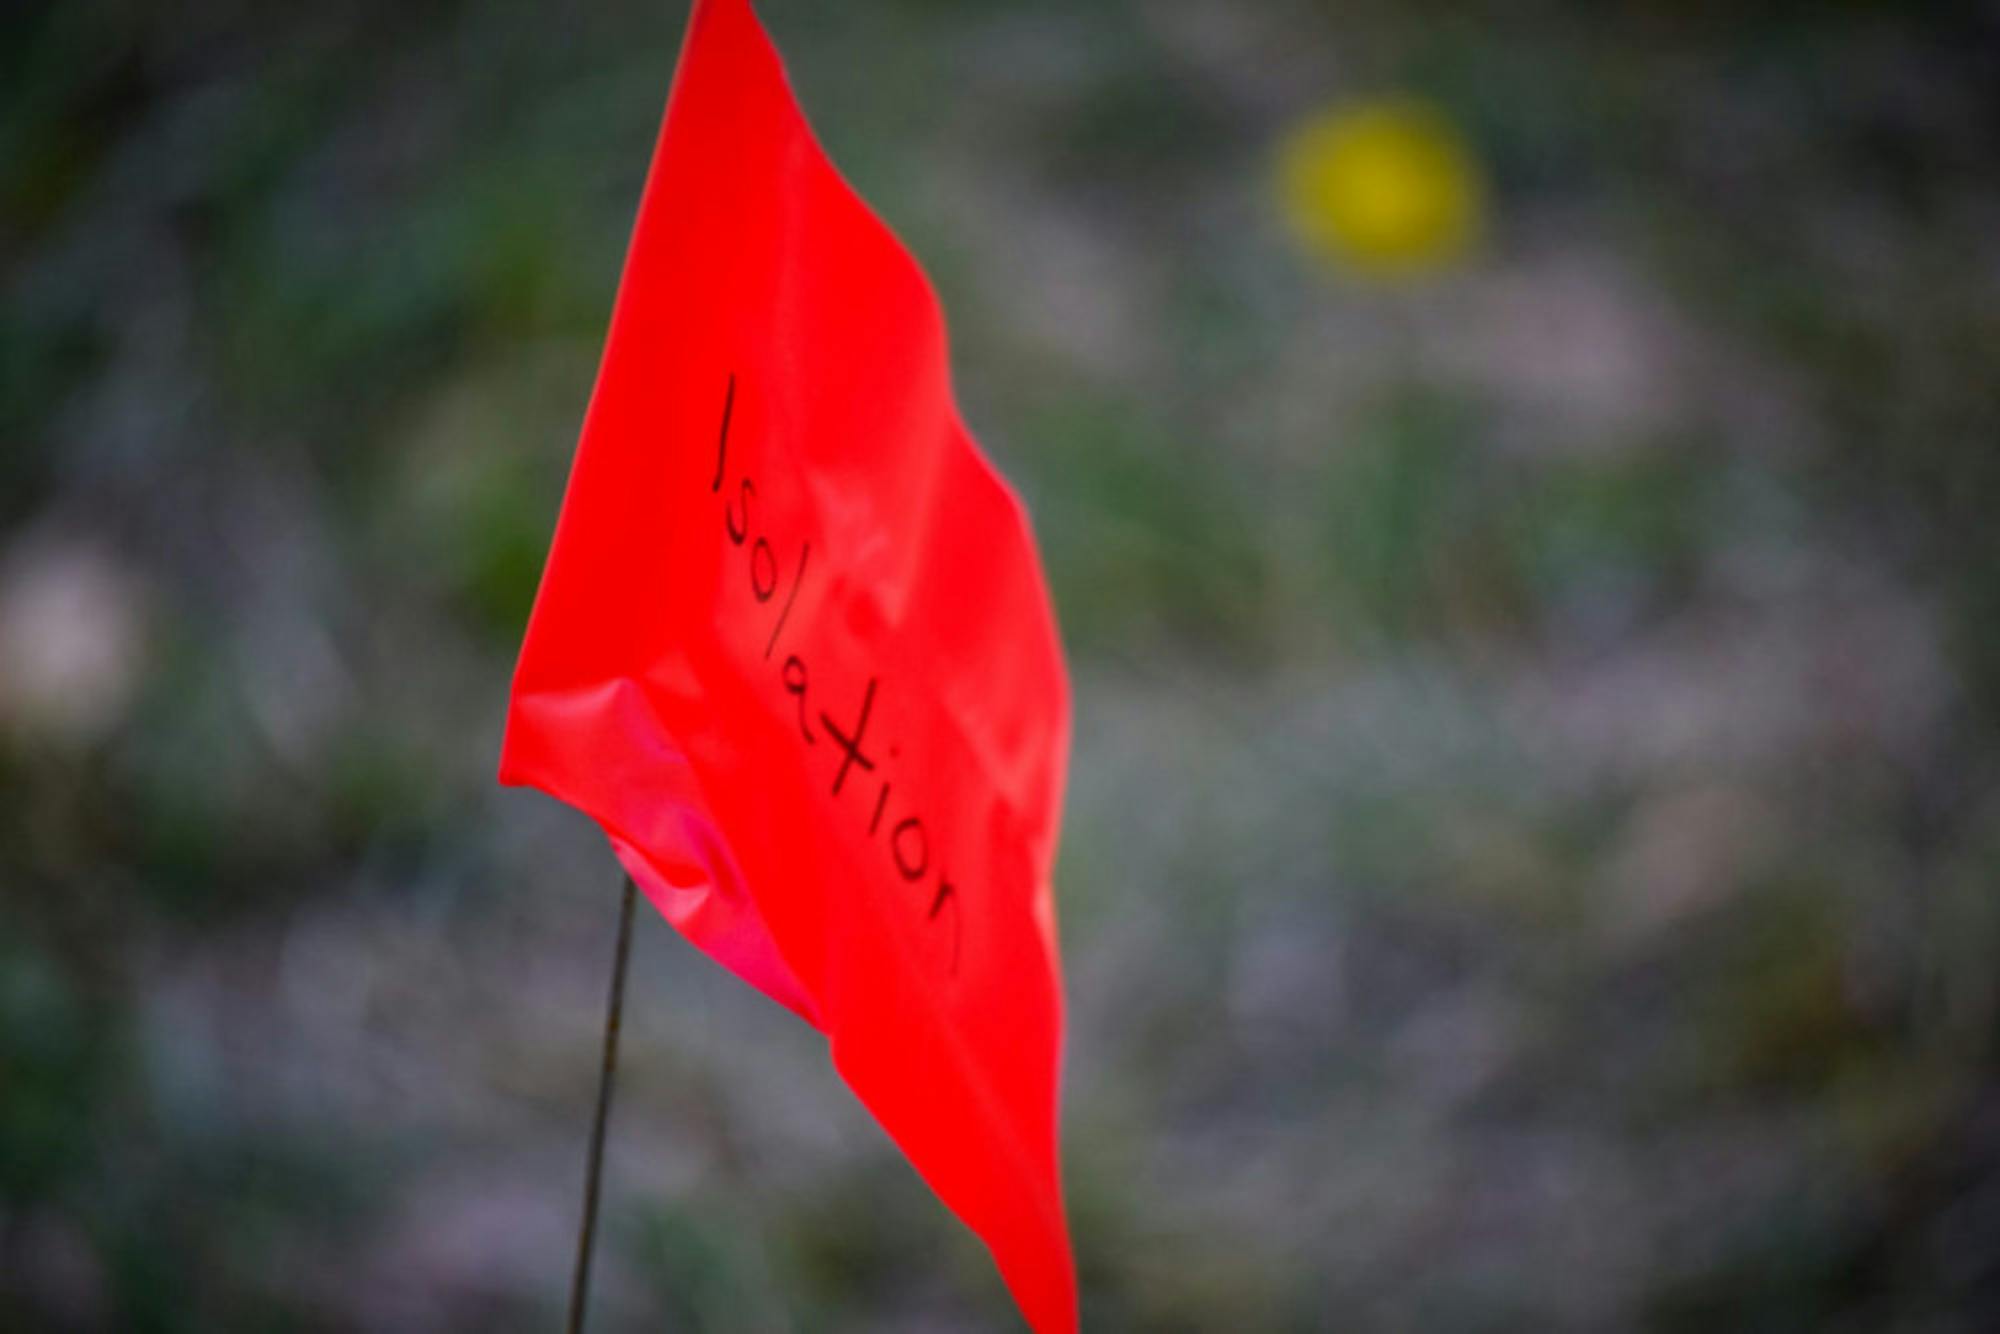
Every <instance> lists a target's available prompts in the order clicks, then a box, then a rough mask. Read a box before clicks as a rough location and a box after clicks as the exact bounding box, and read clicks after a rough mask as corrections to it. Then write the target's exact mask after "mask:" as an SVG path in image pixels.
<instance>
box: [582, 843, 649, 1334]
mask: <svg viewBox="0 0 2000 1334" xmlns="http://www.w3.org/2000/svg"><path fill="white" fill-rule="evenodd" d="M632 898H633V887H632V877H631V876H629V875H628V876H626V877H625V892H624V895H623V897H622V898H621V899H620V900H619V904H618V953H617V956H616V957H615V958H614V960H613V961H612V964H611V999H610V1002H609V1004H608V1005H607V1006H606V1008H605V1012H604V1063H603V1065H602V1066H601V1067H600V1068H599V1070H598V1073H597V1116H596V1119H594V1120H593V1121H592V1122H591V1124H590V1161H589V1164H588V1166H586V1167H585V1168H584V1177H583V1223H582V1226H581V1227H579V1228H578V1230H577V1234H576V1275H575V1277H574V1278H572V1279H571V1280H570V1287H569V1324H568V1326H567V1330H568V1334H583V1309H584V1306H585V1304H586V1303H587V1301H588V1299H589V1295H590V1253H591V1249H592V1246H593V1244H594V1243H595V1242H596V1240H597V1188H598V1183H599V1181H600V1180H601V1179H602V1177H603V1175H604V1124H605V1122H606V1121H607V1120H608V1119H609V1118H610V1115H611V1082H612V1078H613V1076H615V1075H616V1074H617V1073H618V1020H619V1016H620V1014H621V1013H622V1012H623V1011H624V1009H625V964H626V961H627V960H629V959H630V958H631V957H632Z"/></svg>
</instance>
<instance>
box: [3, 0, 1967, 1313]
mask: <svg viewBox="0 0 2000 1334" xmlns="http://www.w3.org/2000/svg"><path fill="white" fill-rule="evenodd" d="M760 8H761V9H762V11H763V12H764V14H765V17H766V19H767V21H768V23H769V24H770V26H771V27H772V29H773V31H774V34H775V35H776V37H777V39H778V42H779V44H780V46H781V47H782V49H783V50H784V51H785V53H786V55H787V56H788V58H789V60H790V62H791V64H792V68H793V71H794V75H795V78H796V81H797V83H798V86H799V88H800V91H801V94H802V96H803V99H804V101H805V104H806V107H807V110H808V112H809V113H810V114H811V116H812V117H813V119H814V121H815V122H816V124H817V126H818V128H819V130H820V132H821V134H822V137H823V139H824V141H825V143H826V144H827V146H828V148H829V150H830V151H831V153H832V155H833V156H834V158H835V159H836V160H837V161H838V162H839V163H840V165H841V166H842V168H843V169H844V170H845V171H846V173H847V174H848V175H849V177H850V179H852V180H853V181H854V182H855V184H856V185H857V186H858V188H859V189H860V190H861V191H862V193H863V194H864V195H865V196H867V197H868V198H869V199H870V200H871V201H873V202H874V203H875V204H876V205H877V207H878V208H879V209H880V210H881V211H882V212H883V213H884V214H885V215H886V216H887V217H888V218H889V219H890V221H891V222H892V223H893V224H894V225H895V226H896V227H897V229H898V230H899V231H900V232H901V233H902V235H903V236H904V237H905V239H906V240H907V241H908V242H909V244H910V245H911V247H912V248H913V249H914V250H915V251H916V252H917V253H918V255H919V256H920V257H921V258H922V260H923V261H924V263H925V264H926V266H927V267H928V268H929V270H930V272H931V273H932V275H933V276H934V277H935V279H936V281H937V284H938V286H939V288H940V289H941V291H942V293H943V296H944V299H945V304H946V307H947V309H948V311H949V314H950V318H951V321H952V326H953V332H954V355H955V361H956V365H957V372H958V377H959V386H960V391H961V395H962V399H963V401H964V404H965V407H966V410H967V414H968V416H969V417H970V419H971V421H972V423H973V426H974V428H975V430H976V431H977V432H978V433H979V434H980V435H981V437H982V438H983V440H984V442H985V444H986V446H987V448H988V450H989V452H990V453H991V454H992V455H993V456H994V457H995V459H996V460H997V461H998V462H999V463H1000V465H1001V466H1002V468H1003V469H1004V470H1005V471H1006V472H1007V473H1008V474H1009V476H1010V477H1012V478H1013V479H1014V480H1015V481H1016V483H1017V484H1018V485H1019V487H1020V488H1021V489H1022V490H1023V492H1024V493H1025V494H1026V496H1027V497H1028V499H1029V502H1030V504H1031V506H1032V508H1033V510H1034V513H1035V516H1036V521H1037V526H1038V529H1039V532H1040V536H1041V539H1042V542H1043V545H1044V549H1045V553H1046V556H1047V560H1048V565H1049V571H1050V575H1051V578H1052V581H1053V584H1054V588H1055V593H1056V597H1057V600H1058V603H1059V607H1060V613H1061V617H1062V621H1063V625H1064V630H1065V635H1066V638H1067V641H1068V644H1069V648H1070V652H1071V655H1072V664H1073V669H1074V673H1075V677H1076V684H1077V737H1076V750H1075V758H1074V764H1073V780H1072V791H1071V797H1070V804H1069V811H1068V817H1067V819H1068V823H1067V829H1066V841H1065V848H1064V854H1063V861H1062V868H1061V876H1060V882H1061V883H1060V889H1061V908H1062V914H1063V935H1064V944H1065V948H1066V952H1067V974H1068V986H1069V994H1070V999H1071V1011H1072V1013H1071V1020H1072V1037H1071V1045H1070V1053H1069V1059H1068V1065H1067V1086H1066V1087H1067V1094H1066V1098H1067V1102H1066V1108H1067V1110H1066V1134H1067V1144H1066V1151H1067V1169H1066V1170H1067V1176H1068V1184H1069V1190H1070V1199H1071V1208H1072V1212H1073V1222H1074V1226H1075V1230H1076V1240H1077V1248H1078V1255H1079V1261H1080V1264H1081V1268H1082V1274H1083V1279H1084V1283H1085V1311H1086V1325H1087V1327H1089V1328H1094V1329H1109V1330H1120V1329H1133V1330H1190V1331H1205V1330H1321V1329H1325V1330H1332V1329H1354V1330H1374V1329H1384V1330H1404V1329H1427V1330H1429V1329H1436V1330H1498V1329H1535V1330H1540V1329H1619V1328H1633V1329H1660V1330H1678V1329H1695V1328H1700V1329H1710V1328H1730V1329H1759V1330H1788V1329H1800V1330H1805V1329H1813V1330H1882V1329H1895V1330H1921V1331H1957V1330H1988V1329H1994V1328H2000V974H1996V961H2000V897H1996V890H2000V883H1996V881H2000V764H1996V754H2000V752H1996V750H1995V748H1994V744H1993V743H1994V740H1995V731H1996V726H2000V170H1996V168H2000V10H1996V8H1995V6H1993V5H1992V4H1967V5H1928V6H1925V5H1916V4H1909V5H1898V4H1891V3H1862V2H1860V0H1853V2H1846V3H1835V2H1833V0H1810V2H1806V0H1801V2H1800V3H1791V4H1782V3H1780V4H1763V5H1741V4H1738V5H1723V4H1703V3H1667V2H1666V0H1651V2H1641V0H1629V2H1620V3H1612V4H1585V3H1580V2H1579V3H1553V2H1552V0H1516V2H1515V3H1509V4H1505V5H1500V4H1487V5H1446V4H1442V3H1408V2H1405V3H1391V2H1390V0H1350V2H1349V3H1344V4H1338V5H1336V4H1330V3H1308V0H1260V2H1259V3H1240V2H1239V0H1148V2H1147V3H1136V2H1132V3H1109V2H1104V3H1089V4H1076V3H1056V2H1055V0H1015V2H1014V3H1004V4H1003V3H999V2H998V0H954V2H953V3H921V4H920V3H916V2H915V0H904V2H902V3H891V2H889V0H874V2H870V3H861V2H860V0H852V2H850V3H843V4H839V5H831V4H823V3H812V2H811V0H765V3H763V4H762V5H761V6H760ZM684 17H685V7H684V6H683V5H677V4H671V3H665V4H635V3H617V4H601V5H591V6H582V7H566V8H564V9H562V10H561V11H560V12H558V11H557V10H556V9H555V8H552V7H548V6H535V5H528V4H523V3H490V4H481V5H458V6H436V5H427V4H412V3H407V2H403V3H375V2H374V0H337V2H334V3H317V4H313V5H309V6H306V5H270V4H260V3H253V2H252V0H238V2H234V3H232V2H230V0H204V2H203V3H197V4H190V5H173V6H160V5H148V4H143V3H139V2H138V0H67V2H66V3H60V4H57V3H47V2H44V0H27V3H19V2H17V3H14V4H11V5H9V6H7V7H6V9H5V11H4V17H0V1328H4V1329H6V1330H10V1331H11V1330H43V1329H48V1330H87V1331H94V1330H149V1331H150V1330H157V1331H182V1330H187V1331H194V1330H201V1331H211V1330H263V1329H270V1330H361V1329H366V1330H387V1331H401V1330H494V1329H553V1328H555V1327H556V1323H557V1321H558V1319H559V1316H560V1311H561V1306H562V1302H563V1299H564V1294H565V1290H566V1285H567V1282H568V1278H569V1270H570V1265H571V1260H572V1254H573V1245H574V1240H573V1238H574V1227H575V1218H576V1211H577V1208H578V1193H579V1185H580V1176H581V1168H582V1160H583V1149H584V1141H585V1135H586V1131H587V1125H588V1119H589V1112H590V1104H591V1097H592V1093H593V1089H594V1081H595V1062H596V1056H597V1043H598V1034H599V1024H600V1021H601V1014H602V1008H601V1007H602V1004H603V993H604V986H605V977H606V969H607V967H608V964H609V960H610V954H611V946H612V939H613V931H614V927H615V921H616V907H615V905H616V897H617V886H618V880H617V873H616V870H615V868H614V864H613V862H612V859H611V858H610V856H609V855H608V852H607V850H606V848H605V847H604V846H603V843H602V840H601V839H600V837H599V836H598V835H597V834H596V833H595V831H594V830H593V829H592V827H590V826H589V825H588V823H587V822H586V821H585V820H584V819H583V818H582V817H580V816H577V815H575V814H573V813H571V812H569V811H568V810H566V809H564V808H561V807H559V806H557V805H556V804H555V803H554V802H552V801H549V800H548V799H546V798H543V797H540V796H537V795H533V794H524V793H517V792H503V791H501V790H500V789H498V788H497V787H496V786H495V784H494V781H493V771H494V767H495V763H496V757H497V754H498V746H499V727H500V722H501V715H502V704H503V700H504V695H505V689H506V682H507V676H508V672H509V669H510V667H511V661H512V654H513V651H514V649H515V647H516V645H517V643H518V639H519V635H520V633H521V630H522V628H523V625H524V620H525V616H526V613H527V609H528V607H529V604H530V601H531V598H532V596H533V592H534V586H535V581H536V578H537V574H538V571H539V567H540V561H541V557H542V554H543V551H544V550H545V546H546V542H547V540H548V537H549V534H550V532H551V528H552V524H553V521H554V517H555V513H556V507H557V503H558V500H559V496H560V488H561V484H562V480H563V477H564V475H565V470H566V467H567V463H568V459H569V455H570V451H571V448H572V446H573V443H574V440H575V435H576V430H577V426H578V424H579V422H580V420H581V417H582V412H583V408H584V404H585V399H586V396H587V394H588V391H589V386H590V383H591V378H592V375H593V372H594V369H595V362H596V357H597V354H598V350H599V346H600V340H601V338H602V335H603V332H604V329H605V325H606V321H607V318H608V315H609V310H610V303H611V300H612V296H613V292H614V290H615V286H616V281H617V276H618V271H619V266H620V262H621V258H622V253H623V247H624V242H625V238H626V234H627V229H628V227H629V226H630V222H631V218H632V214H633V210H634V207H635V205H636V202H637V199H638V193H639V188H640V184H641V181H642V179H643V175H644V172H645V169H646V164H647V158H648V154H649V151H650V148H651V144H652V139H653V136H654V133H655V131H656V128H657V125H658V118H659V115H660V112H661V108H662V106H663V103H664V99H665V95H666V91H667V87H668V81H669V77H670V73H671V69H672V63H673V60H674V56H675V52H676V50H677V46H678V42H679V37H680V32H681V26H682V23H683V21H684ZM626 1025H627V1026H626V1033H625V1046H624V1066H623V1070H622V1075H621V1077H622V1081H623V1082H622V1083H621V1086H620V1090H619V1103H618V1105H617V1108H616V1113H615V1117H614V1122H613V1136H612V1142H611V1150H610V1160H609V1169H608V1193H607V1198H606V1202H605V1210H604V1229H605V1231H604V1234H603V1239H602V1240H603V1247H602V1249H601V1250H600V1255H599V1263H598V1268H597V1283H596V1287H595V1297H594V1302H595V1306H594V1317H595V1326H594V1327H595V1328H598V1329H602V1330H623V1329H676V1330H719V1331H734V1330H754V1331H806V1332H810V1331H848V1330H855V1331H859V1330H909V1331H918V1330H926V1331H928V1330H960V1329H963V1330H983V1329H1007V1328H1014V1327H1017V1326H1016V1324H1015V1321H1016V1317H1015V1316H1014V1315H1013V1313H1012V1309H1011V1307H1010V1305H1009V1303H1008V1301H1007V1298H1006V1294H1005V1292H1004V1289H1003V1288H1002V1286H1001V1285H1000V1283H999V1281H998V1279H997V1277H996V1276H995V1274H994V1272H993V1270H992V1267H991V1265H990V1263H989V1262H988V1260H987V1259H986V1257H985V1253H984V1251H983V1250H982V1249H981V1247H980V1246H979V1245H978V1243H977V1242H976V1241H975V1240H974V1239H973V1238H972V1237H971V1236H970V1234H969V1233H967V1232H965V1231H964V1230H963V1229H962V1228H961V1227H959V1226H958V1225H957V1224H956V1223H955V1222H954V1221H953V1220H952V1219H951V1218H950V1216H949V1215H948V1214H947V1213H946V1212H945V1211H944V1209H943V1208H942V1207H941V1206H940V1205H938V1204H937V1203H936V1201H935V1200H934V1199H933V1198H932V1197H931V1196H930V1195H929V1194H928V1192H927V1191H926V1190H925V1189H924V1188H923V1186H922V1185H921V1183H920V1182H919V1181H918V1180H917V1178H916V1177H915V1176H914V1174H913V1173H912V1172H911V1171H910V1170H909V1168H908V1167H907V1166H906V1165H905V1164H904V1163H903V1161H902V1160H901V1159H900V1157H899V1156H898V1155H897V1154H896V1153H895V1152H894V1150H893V1149H892V1148H891V1147H890V1145H889V1143H888V1141H887V1140H886V1139H885V1138H884V1137H883V1136H882V1135H881V1134H880V1133H879V1132H878V1131H877V1130H876V1129H875V1128H874V1127H873V1125H872V1124H871V1123H870V1122H869V1120H868V1119H867V1117H866V1115H865V1113H863V1112H862V1111H861V1110H860V1109H859V1107H858V1106H857V1105H856V1104H855V1103H854V1101H853V1100H852V1099H851V1098H850V1097H849V1096H848V1094H847V1093H846V1092H845V1090H844V1089H843V1087H842V1086H841V1085H840V1084H839V1082H838V1081H837V1080H836V1078H835V1077H834V1076H833V1075H832V1073H831V1071H830V1069H829V1067H828V1063H827V1060H826V1056H825V1052H824V1046H823V1044H822V1043H821V1042H820V1041H819V1040H818V1039H817V1038H816V1036H815V1035H813V1034H812V1033H810V1032H809V1031H807V1030H806V1029H805V1028H804V1026H802V1025H801V1024H799V1023H797V1022H796V1021H795V1020H794V1019H792V1018H791V1017H790V1016H789V1015H788V1014H786V1013H785V1012H783V1011H782V1010H780V1009H779V1008H778V1007H777V1006H774V1005H772V1004H770V1003H769V1002H767V1001H765V1000H763V999H762V998H761V997H759V996H758V995H757V994H755V993H754V992H752V991H751V990H750V989H749V988H747V987H745V986H743V985H742V984H740V983H738V982H736V981H735V980H734V979H732V978H730V977H728V976H727V975H725V974H723V973H722V972H721V971H720V970H718V969H717V968H716V967H714V966H713V965H711V964H709V963H708V962H706V961H705V960H704V959H702V958H701V957H700V956H698V955H696V954H695V953H694V952H693V951H692V950H690V949H689V948H687V947H686V946H684V945H683V944H681V943H680V942H679V941H678V940H677V939H676V938H675V937H674V936H673V934H672V932H671V931H670V930H669V929H668V928H667V927H666V926H665V924H664V923H662V922H661V921H659V920H658V919H657V918H656V917H652V916H650V915H646V916H643V917H642V920H641V922H640V930H639V932H638V941H637V948H636V954H635V957H634V963H633V972H632V982H631V994H630V997H629V1001H628V1007H627V1016H626Z"/></svg>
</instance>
